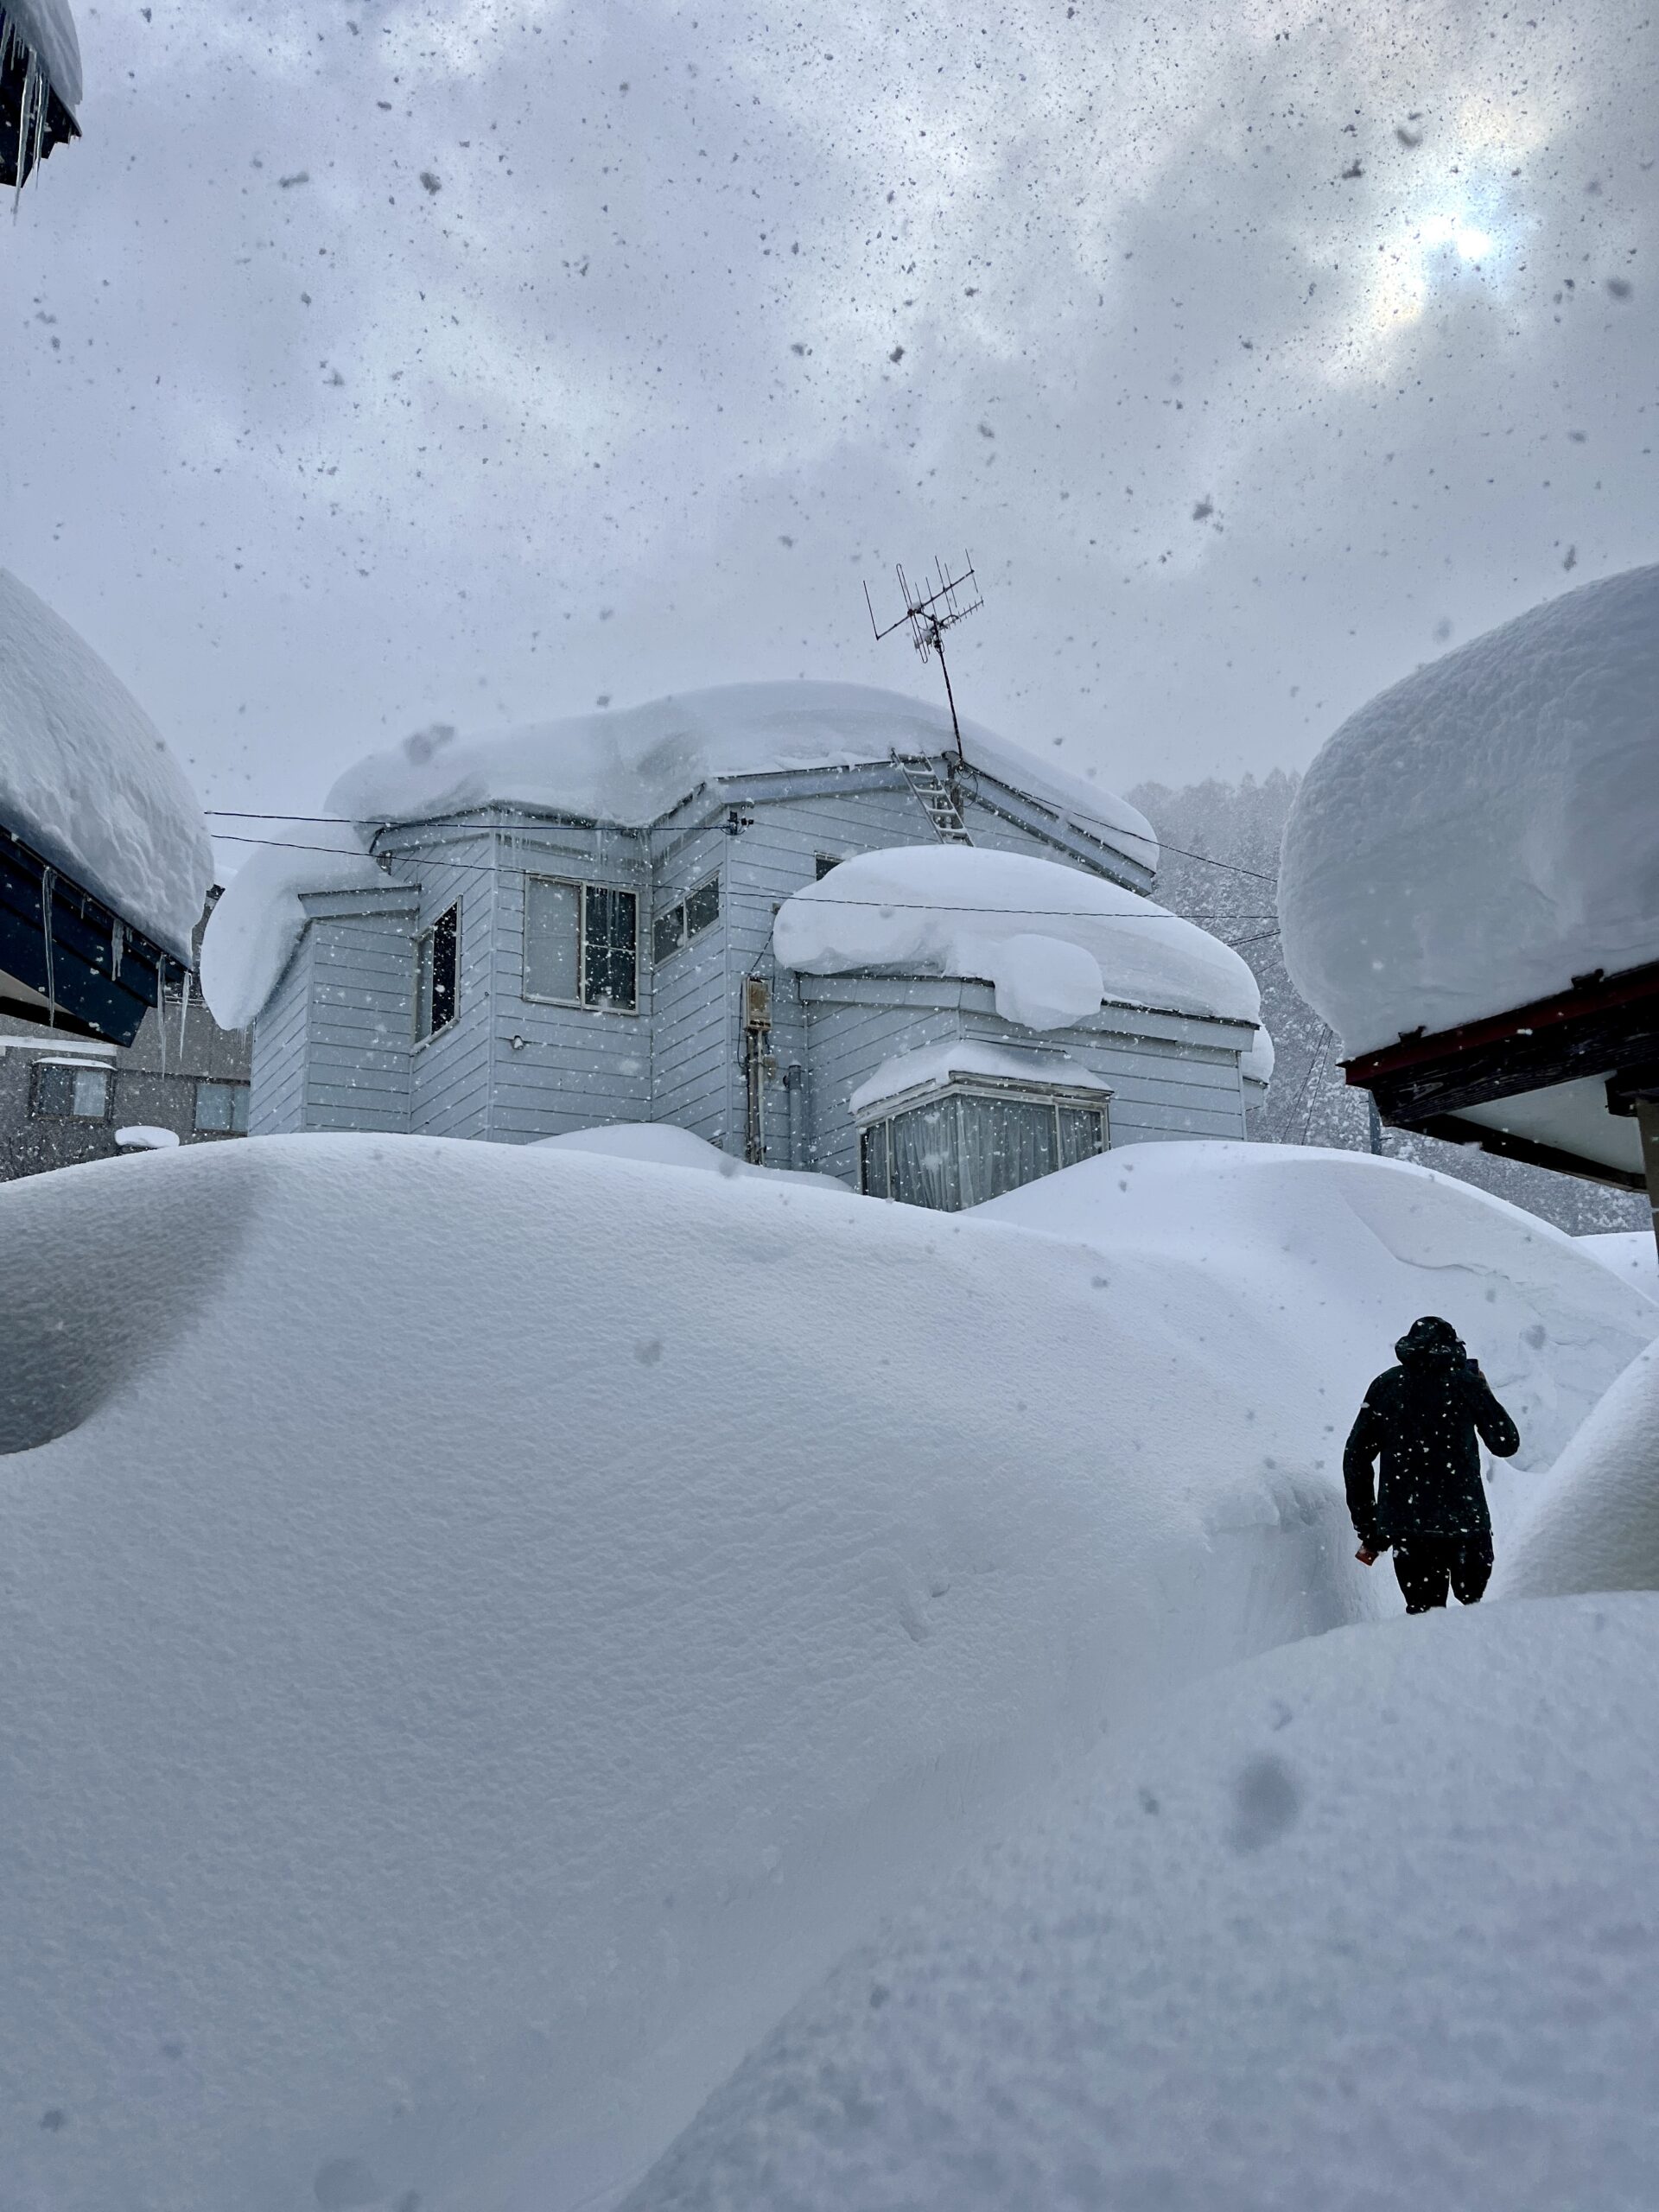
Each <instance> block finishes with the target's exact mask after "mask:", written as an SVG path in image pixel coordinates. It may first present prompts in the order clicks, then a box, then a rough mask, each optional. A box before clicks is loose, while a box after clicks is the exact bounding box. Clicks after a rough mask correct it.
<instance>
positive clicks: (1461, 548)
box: [0, 0, 1659, 806]
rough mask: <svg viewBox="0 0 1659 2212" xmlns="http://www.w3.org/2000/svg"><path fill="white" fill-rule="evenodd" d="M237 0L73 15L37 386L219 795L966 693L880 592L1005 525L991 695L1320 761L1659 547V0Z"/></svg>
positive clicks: (40, 244) (39, 203) (52, 449)
mask: <svg viewBox="0 0 1659 2212" xmlns="http://www.w3.org/2000/svg"><path fill="white" fill-rule="evenodd" d="M203 15H204V11H201V10H187V9H185V8H183V7H182V6H179V5H174V4H167V5H162V4H158V5H156V7H155V8H154V9H153V10H152V19H151V21H149V22H145V21H144V20H143V17H142V16H141V15H140V14H138V13H137V11H136V10H123V11H119V12H117V11H114V10H111V9H110V8H109V7H108V6H100V7H99V8H98V9H96V10H94V9H92V8H91V7H87V8H86V9H85V10H83V12H82V22H81V32H82V44H83V48H84V50H85V54H86V76H87V85H88V91H87V95H86V101H85V104H84V106H83V109H82V121H83V124H84V125H85V128H86V140H85V142H84V143H82V144H81V145H79V146H77V147H75V148H73V149H68V150H67V152H66V153H64V154H62V155H60V156H57V157H54V161H53V162H52V163H51V164H50V165H49V167H48V169H47V171H46V172H45V173H44V174H43V175H42V178H41V181H40V182H39V185H38V187H34V188H31V189H30V192H29V195H28V196H27V198H26V200H25V202H24V207H23V211H22V219H21V221H20V223H19V224H18V226H16V228H15V229H14V230H13V231H12V232H11V233H10V238H9V239H8V254H9V261H10V270H11V277H12V283H11V290H10V301H11V311H12V313H13V314H14V315H15V317H16V321H15V323H14V328H13V339H12V344H11V346H10V351H9V354H8V372H7V376H6V378H5V383H4V388H3V392H0V420H3V424H4V429H5V438H4V452H5V459H4V463H3V467H4V479H3V484H4V496H5V504H6V514H7V525H6V537H7V548H8V550H7V553H6V555H5V556H4V557H5V558H6V559H7V560H8V561H9V563H10V564H12V565H14V566H16V568H17V569H19V570H20V572H21V573H22V575H24V576H25V577H26V578H27V580H28V581H29V582H31V583H33V584H34V585H35V587H36V588H39V589H41V590H42V591H43V592H45V593H46V594H48V596H49V597H50V598H52V599H53V600H54V602H55V603H56V604H57V605H59V606H60V607H61V608H62V609H63V611H64V612H65V613H67V615H69V617H70V618H71V619H72V620H74V621H76V622H77V623H78V624H79V626H81V627H82V628H83V629H85V630H86V632H87V633H88V634H89V636H91V637H92V639H93V640H94V641H95V642H96V643H97V644H98V645H99V647H100V649H101V650H103V651H104V652H105V653H106V654H107V655H108V656H109V658H111V660H112V661H113V662H114V663H115V664H116V665H117V666H118V668H119V669H121V671H123V672H124V674H126V675H127V676H128V677H130V680H131V681H132V682H133V683H134V684H135V686H136V688H137V690H139V692H140V694H141V696H143V698H144V700H145V702H146V703H147V704H148V705H149V707H150V709H151V710H152V712H154V713H155V714H156V715H157V717H158V718H159V719H161V720H162V721H163V722H164V724H165V726H166V727H167V728H168V729H169V730H170V731H171V732H172V733H173V734H175V737H176V739H177V741H178V742H179V745H180V747H181V751H182V752H183V753H185V754H186V755H187V756H188V757H190V758H191V759H192V760H193V761H194V769H195V772H196V775H197V778H198V781H199V783H200V785H201V786H202V787H203V789H204V791H205V793H206V795H207V797H208V798H209V800H210V802H211V803H216V804H221V805H231V806H234V805H238V804H246V805H254V804H270V805H273V806H282V805H301V804H305V803H307V802H308V801H314V800H315V798H316V797H317V795H318V793H319V792H320V791H321V789H322V788H323V787H324V786H325V785H326V784H327V781H328V780H329V779H330V778H331V776H332V774H333V772H334V770H335V769H336V768H337V767H338V766H340V764H341V762H342V761H343V760H346V759H349V758H351V757H353V756H354V755H355V754H356V753H359V752H361V751H364V750H366V749H367V748H368V747H370V746H371V745H373V744H376V743H378V742H382V741H384V740H385V735H386V734H387V733H388V732H389V731H390V732H401V731H403V730H404V729H406V728H414V727H416V726H418V725H421V724H424V723H426V722H429V721H431V720H432V719H433V718H434V717H435V716H436V717H439V718H442V719H444V720H447V721H455V722H459V723H461V724H462V725H463V726H483V725H488V724H491V723H494V722H498V721H500V720H502V719H503V718H504V717H512V718H514V719H519V718H526V717H529V716H532V715H543V714H550V713H557V712H563V711H567V710H575V709H584V708H587V707H588V706H591V705H592V704H593V702H594V700H595V699H596V698H597V697H599V696H601V695H602V696H609V697H612V698H613V699H614V700H616V702H618V703H626V702H630V701H632V700H636V699H639V698H641V697H645V696H650V695H651V694H652V693H654V692H657V691H659V690H664V689H667V688H670V687H672V686H677V685H686V684H692V683H705V682H713V681H724V680H731V679H734V678H740V677H745V676H771V675H789V674H795V673H810V674H814V675H834V676H844V677H851V678H855V679H861V680H868V681H876V682H889V683H894V684H898V685H901V686H906V687H922V688H925V687H927V686H928V685H929V684H930V683H932V682H935V681H937V677H935V676H934V675H933V674H932V673H931V672H930V671H923V670H921V669H920V668H918V667H917V666H916V665H915V664H914V663H912V662H911V661H910V660H908V659H907V658H906V656H905V654H904V652H903V651H902V649H901V646H900V645H899V641H898V640H896V639H895V640H893V641H890V642H889V643H888V644H887V645H885V646H882V647H880V648H877V647H876V646H875V645H874V644H873V642H872V641H871V639H870V638H869V634H868V623H867V621H866V618H865V614H864V606H863V599H862V594H861V589H860V586H861V582H863V581H864V580H865V579H867V578H868V580H869V582H870V584H871V588H872V590H873V592H874V594H876V596H877V600H878V603H880V602H881V600H882V594H883V593H884V592H887V593H888V594H889V596H890V594H891V564H892V563H893V561H894V560H895V559H902V560H904V561H905V562H906V563H907V564H909V565H912V566H919V565H921V564H923V563H925V561H926V560H927V559H928V558H929V557H930V556H931V555H932V554H934V553H935V552H938V553H941V554H943V555H944V556H946V557H951V556H956V555H957V554H959V553H960V552H961V550H963V549H964V548H970V549H971V550H972V551H973V554H974V556H975V557H976V561H977V563H978V564H979V569H980V574H981V576H982V581H983V583H984V586H985V589H986V597H987V606H986V608H985V611H984V613H982V614H980V615H978V616H976V618H975V619H974V621H973V622H972V623H971V624H970V625H969V626H966V627H965V628H964V630H963V632H960V633H959V634H960V638H961V645H960V666H961V676H962V687H961V688H962V691H963V696H964V699H965V701H966V702H968V703H969V705H970V706H971V708H972V710H973V711H974V712H975V713H976V714H977V715H981V716H982V718H983V719H985V720H987V721H992V722H994V723H996V724H998V725H1000V726H1001V727H1002V728H1005V729H1007V731H1008V733H1009V734H1014V735H1020V736H1022V737H1024V738H1025V740H1026V741H1027V742H1028V743H1033V744H1035V745H1037V746H1039V747H1043V746H1046V745H1049V744H1051V743H1052V742H1054V741H1060V742H1061V743H1062V744H1063V746H1064V748H1065V752H1064V757H1065V760H1066V763H1067V765H1068V766H1073V767H1075V768H1076V769H1077V770H1078V771H1079V772H1089V771H1090V769H1093V770H1095V771H1096V772H1098V773H1099V774H1100V775H1101V776H1102V777H1103V779H1107V780H1109V781H1111V782H1114V783H1116V784H1118V785H1125V784H1128V783H1132V782H1134V781H1135V780H1136V779H1139V778H1141V777H1142V776H1146V775H1154V776H1159V777H1161V778H1164V779H1170V778H1180V777H1185V776H1186V775H1189V774H1194V773H1202V772H1206V771H1208V770H1210V769H1212V768H1214V769H1218V770H1223V771H1227V772H1235V771H1236V770H1237V769H1239V768H1240V767H1243V766H1269V765H1272V764H1274V763H1282V764H1285V765H1296V764H1297V763H1299V762H1300V761H1302V760H1306V758H1307V757H1308V755H1309V754H1310V753H1311V752H1312V751H1313V748H1314V747H1315V746H1316V745H1317V744H1318V743H1319V741H1321V740H1322V738H1323V737H1324V736H1325V734H1326V733H1327V732H1328V730H1329V729H1330V728H1332V726H1333V724H1334V722H1335V721H1336V720H1337V719H1338V717H1339V716H1340V715H1342V714H1343V713H1344V712H1346V711H1347V710H1348V709H1350V708H1351V707H1352V706H1354V705H1356V704H1357V703H1358V702H1359V701H1360V700H1362V699H1363V698H1364V697H1365V696H1368V695H1369V694H1370V692H1371V691H1373V690H1376V688H1377V687H1378V686H1379V685H1380V684H1382V683H1385V682H1387V681H1388V680H1389V679H1390V678H1391V677H1395V676H1396V675H1399V674H1402V673H1404V672H1405V671H1407V670H1408V669H1409V668H1410V667H1411V666H1412V665H1413V664H1414V663H1415V662H1417V661H1419V660H1421V659H1423V658H1427V657H1428V656H1430V655H1431V654H1433V652H1437V651H1438V650H1440V647H1441V646H1442V645H1443V644H1444V643H1445V642H1446V639H1448V638H1449V639H1453V640H1455V639H1460V638H1463V637H1466V636H1467V635H1469V634H1470V633H1471V632H1473V631H1474V630H1476V629H1478V628H1481V627H1483V626H1485V625H1487V624H1488V623H1490V622H1491V621H1493V620H1498V619H1501V618H1502V617H1503V616H1504V615H1506V614H1508V613H1513V612H1516V611H1517V610H1518V609H1519V608H1521V607H1523V606H1526V605H1529V604H1530V603H1531V602H1532V601H1535V600H1536V599H1537V598H1540V597H1541V596H1543V595H1545V594H1548V593H1549V592H1551V591H1552V590H1554V589H1558V588H1562V587H1563V586H1564V585H1565V584H1567V582H1580V581H1583V580H1585V579H1586V578H1587V577H1590V576H1593V575H1597V574H1599V573H1603V572H1605V570H1607V569H1615V568H1618V567H1622V566H1624V565H1626V564H1628V563H1630V562H1633V561H1636V560H1639V559H1643V558H1651V557H1653V555H1654V550H1655V548H1654V542H1653V517H1654V514H1655V512H1656V509H1659V501H1656V476H1655V468H1656V461H1655V455H1654V450H1653V448H1654V445H1655V437H1654V430H1655V407H1656V378H1655V372H1654V367H1653V364H1654V362H1655V360H1656V359H1659V344H1656V338H1659V330H1656V312H1655V308H1656V290H1655V286H1654V283H1653V280H1652V271H1653V265H1654V264H1653V256H1654V251H1655V244H1656V241H1655V228H1656V225H1655V219H1654V205H1655V192H1654V186H1655V179H1656V176H1659V171H1656V170H1653V169H1651V168H1649V167H1644V166H1643V165H1644V164H1650V163H1651V162H1653V161H1654V158H1655V156H1656V153H1659V128H1656V124H1655V122H1654V118H1655V117H1656V115H1659V67H1656V33H1655V30H1654V28H1653V25H1652V22H1650V21H1649V18H1648V17H1647V16H1646V15H1645V13H1644V12H1643V11H1642V10H1637V8H1635V7H1631V6H1627V5H1624V4H1623V0H1576V4H1573V5H1568V6H1567V7H1564V8H1562V9H1560V10H1554V11H1553V12H1552V11H1546V12H1545V13H1543V14H1542V15H1541V16H1539V17H1537V18H1535V19H1534V18H1528V17H1525V16H1521V15H1519V14H1518V13H1516V11H1515V10H1504V9H1502V8H1499V7H1495V6H1487V7H1447V6H1439V7H1434V8H1430V7H1426V6H1421V5H1418V4H1415V0H1407V4H1398V0H1396V4H1395V5H1393V6H1392V7H1391V8H1389V10H1387V11H1386V13H1379V12H1378V11H1377V10H1376V9H1375V8H1374V7H1372V6H1370V5H1360V4H1357V0H1350V4H1345V5H1343V4H1338V5H1335V6H1331V5H1320V6H1319V7H1317V8H1316V7H1315V6H1314V4H1313V0H1279V4H1275V5H1274V6H1272V7H1268V5H1266V4H1247V5H1243V6H1237V7H1230V8H1228V9H1226V10H1215V11H1214V12H1211V11H1209V10H1204V9H1201V8H1199V7H1197V6H1192V5H1188V6H1185V7H1182V8H1180V9H1179V10H1172V11H1170V12H1168V13H1167V14H1166V15H1164V16H1160V18H1159V19H1158V20H1157V21H1155V22H1154V21H1151V20H1142V21H1141V22H1137V23H1133V24H1129V23H1126V22H1124V21H1123V20H1122V17H1121V16H1119V15H1117V14H1116V13H1115V12H1109V11H1107V10H1103V8H1101V7H1100V6H1098V5H1096V4H1092V3H1091V4H1084V0H1077V4H1075V5H1071V6H1068V5H1067V4H1066V0H1041V4H1036V3H1035V0H1033V4H1027V5H1023V6H1020V5H1011V6H1007V7H1001V8H999V7H996V6H994V5H988V4H984V0H968V4H967V5H966V6H963V5H960V4H957V5H952V6H946V5H944V4H942V0H915V3H914V4H912V5H909V6H905V7H900V6H899V5H897V4H896V0H895V4H891V5H883V6H879V7H878V6H873V5H864V6H858V5H852V6H844V7H842V8H839V9H837V10H832V11H813V15H812V16H810V17H804V18H803V19H802V21H801V22H799V23H795V22H784V21H781V20H780V19H779V18H778V17H777V16H773V15H771V14H769V13H767V12H766V11H765V10H762V9H760V7H759V6H750V5H745V4H741V0H709V4H706V5H704V6H702V8H700V9H699V10H698V12H697V15H696V18H695V19H694V17H693V16H692V15H691V14H690V12H689V11H688V10H686V9H685V8H683V7H681V6H677V5H671V4H668V0H660V3H653V0H605V4H604V5H603V6H602V7H601V6H599V5H596V4H592V0H581V4H577V0H571V4H568V5H559V4H555V0H518V4H507V3H506V0H500V3H499V4H492V3H491V0H437V4H434V5H431V6H429V7H414V6H407V5H404V4H400V0H370V3H369V4H365V5H363V6H361V7H357V6H353V5H352V4H350V0H340V4H329V5H324V4H322V0H313V4H311V5H308V6H304V7H295V8H282V7H265V8H262V9H261V10H258V11H257V13H256V12H255V11H254V10H251V9H250V10H242V11H240V12H238V11H235V10H221V11H219V12H218V13H217V14H215V15H214V16H213V18H212V20H211V21H209V22H206V23H204V22H203V19H202V18H203ZM825 16H832V17H833V18H834V20H833V22H831V23H829V24H828V26H826V23H825V21H824V20H823V19H824V18H825ZM1412 142H1415V143H1412ZM1356 168H1357V175H1354V174H1348V173H1349V172H1351V171H1354V170H1355V169H1356ZM1569 546H1571V547H1573V548H1576V553H1575V556H1574V558H1575V563H1576V565H1575V567H1574V569H1573V573H1572V575H1571V576H1570V577H1569V576H1568V575H1567V572H1566V570H1565V569H1564V566H1563V563H1564V562H1565V560H1566V558H1567V550H1568V548H1569ZM602 617H603V618H604V619H601V618H602ZM1448 625H1449V626H1450V627H1449V628H1448V627H1447V626H1448Z"/></svg>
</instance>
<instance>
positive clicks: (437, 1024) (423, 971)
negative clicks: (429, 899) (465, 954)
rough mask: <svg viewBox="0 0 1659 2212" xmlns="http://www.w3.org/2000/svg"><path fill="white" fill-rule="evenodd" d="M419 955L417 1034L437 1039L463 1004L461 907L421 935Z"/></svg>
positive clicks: (452, 908)
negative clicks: (461, 997)
mask: <svg viewBox="0 0 1659 2212" xmlns="http://www.w3.org/2000/svg"><path fill="white" fill-rule="evenodd" d="M418 954H419V959H418V968H417V973H416V1001H415V1033H416V1036H417V1037H435V1036H436V1035H437V1033H438V1032H439V1031H440V1030H441V1029H447V1028H448V1027H449V1025H450V1023H451V1022H452V1021H453V1020H454V1018H455V1012H456V1007H457V1005H458V1003H459V1000H460V982H461V908H460V907H459V906H451V907H449V908H448V909H447V910H446V911H445V912H443V913H442V914H440V915H439V916H438V918H437V920H436V921H435V922H434V923H433V925H432V926H431V928H430V929H429V930H426V931H423V932H422V935H421V938H420V943H419V947H418Z"/></svg>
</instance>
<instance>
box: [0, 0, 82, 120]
mask: <svg viewBox="0 0 1659 2212" xmlns="http://www.w3.org/2000/svg"><path fill="white" fill-rule="evenodd" d="M0 16H7V17H9V18H10V23H11V29H12V31H13V33H14V35H16V37H18V38H20V39H21V40H22V42H23V44H24V45H25V46H27V47H30V48H33V49H34V54H35V60H37V61H38V62H39V63H40V65H41V68H42V69H44V70H45V72H46V74H47V78H48V82H49V83H50V85H51V86H52V89H53V91H54V92H55V93H56V94H57V96H58V98H59V99H60V100H61V101H62V102H63V104H64V105H65V107H67V109H69V111H71V113H73V111H74V110H75V109H76V108H78V107H79V105H80V94H81V83H80V40H79V36H78V35H77V34H76V30H75V19H74V17H73V16H72V15H71V14H70V12H69V5H68V0H0Z"/></svg>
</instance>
